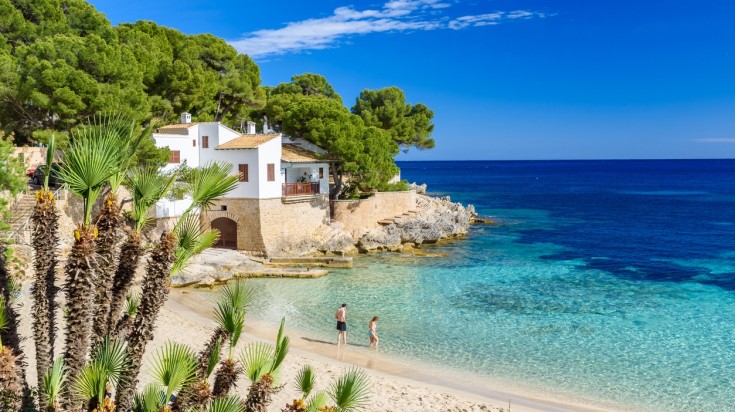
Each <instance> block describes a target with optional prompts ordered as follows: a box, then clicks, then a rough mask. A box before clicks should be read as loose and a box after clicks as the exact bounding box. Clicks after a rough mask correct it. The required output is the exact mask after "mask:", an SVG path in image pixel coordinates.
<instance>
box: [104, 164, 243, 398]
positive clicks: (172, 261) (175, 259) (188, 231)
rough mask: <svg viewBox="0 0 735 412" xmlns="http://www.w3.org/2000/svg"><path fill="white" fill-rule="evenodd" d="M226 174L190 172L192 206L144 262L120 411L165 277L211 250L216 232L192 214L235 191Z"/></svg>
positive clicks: (163, 295)
mask: <svg viewBox="0 0 735 412" xmlns="http://www.w3.org/2000/svg"><path fill="white" fill-rule="evenodd" d="M230 170H231V166H230V165H228V164H226V163H216V162H215V163H211V164H209V165H207V166H205V167H204V168H201V169H195V170H193V171H192V174H191V175H192V179H191V185H190V188H191V196H192V205H191V206H190V207H189V208H187V210H186V211H185V212H184V214H183V215H182V216H181V218H180V219H179V221H178V222H177V224H176V226H175V227H174V231H173V232H172V233H163V234H162V235H161V239H160V241H159V243H158V244H157V245H156V246H155V248H154V249H153V252H152V253H151V255H150V257H149V258H148V265H147V268H146V273H145V276H144V277H143V291H142V298H141V302H140V308H139V309H138V314H137V316H136V318H135V322H134V323H133V329H132V331H131V332H130V336H129V338H128V345H129V346H128V351H129V353H130V358H131V368H130V371H129V374H128V376H127V379H125V380H123V382H122V385H121V386H120V387H119V388H118V394H117V402H118V405H119V407H120V408H122V409H123V410H127V409H129V408H130V407H131V406H132V400H133V393H134V390H135V385H136V383H137V375H138V372H139V370H140V364H141V361H142V359H143V352H144V351H145V346H146V344H147V342H148V341H149V340H151V338H152V336H153V328H154V326H155V321H156V317H157V316H158V312H159V311H160V310H161V308H162V307H163V304H164V303H165V302H166V299H167V298H168V292H169V276H170V275H172V274H175V273H177V272H178V271H180V270H181V269H183V268H184V266H185V265H186V263H187V261H188V260H189V259H190V258H191V257H193V256H194V255H196V254H198V253H200V252H201V251H202V250H204V249H206V248H208V247H211V246H212V245H213V244H214V243H215V242H216V241H217V237H218V236H219V232H218V231H216V230H211V229H206V230H203V229H202V228H201V224H200V221H199V217H198V216H196V215H192V213H193V212H195V211H198V210H200V209H207V208H208V207H210V206H211V205H212V201H213V200H214V199H216V198H218V197H221V196H223V195H224V194H226V193H228V192H230V191H231V190H232V189H234V188H235V186H236V185H237V181H238V177H237V176H229V173H230Z"/></svg>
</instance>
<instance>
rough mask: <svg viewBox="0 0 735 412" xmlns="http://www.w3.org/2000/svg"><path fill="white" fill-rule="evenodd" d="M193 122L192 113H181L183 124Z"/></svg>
mask: <svg viewBox="0 0 735 412" xmlns="http://www.w3.org/2000/svg"><path fill="white" fill-rule="evenodd" d="M189 123H191V113H187V112H184V113H181V124H189Z"/></svg>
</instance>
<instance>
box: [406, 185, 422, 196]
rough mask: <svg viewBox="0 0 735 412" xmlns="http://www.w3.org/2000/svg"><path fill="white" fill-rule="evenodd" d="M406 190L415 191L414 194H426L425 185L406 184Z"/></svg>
mask: <svg viewBox="0 0 735 412" xmlns="http://www.w3.org/2000/svg"><path fill="white" fill-rule="evenodd" d="M408 190H415V191H416V194H419V195H424V194H426V183H423V184H418V183H415V182H414V183H409V184H408Z"/></svg>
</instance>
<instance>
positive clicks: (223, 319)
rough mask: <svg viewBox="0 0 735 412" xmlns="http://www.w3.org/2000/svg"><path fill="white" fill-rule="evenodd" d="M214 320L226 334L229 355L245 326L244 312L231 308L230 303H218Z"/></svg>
mask: <svg viewBox="0 0 735 412" xmlns="http://www.w3.org/2000/svg"><path fill="white" fill-rule="evenodd" d="M214 318H215V320H216V321H217V323H218V324H219V326H220V328H222V330H224V331H226V332H227V336H228V337H229V341H230V342H229V344H230V354H232V349H233V348H234V347H235V346H236V345H237V342H238V340H240V335H241V334H242V329H243V326H244V325H245V311H244V310H243V309H241V308H238V307H236V306H233V305H232V304H231V303H230V302H227V301H220V302H217V309H215V311H214ZM230 357H232V356H230Z"/></svg>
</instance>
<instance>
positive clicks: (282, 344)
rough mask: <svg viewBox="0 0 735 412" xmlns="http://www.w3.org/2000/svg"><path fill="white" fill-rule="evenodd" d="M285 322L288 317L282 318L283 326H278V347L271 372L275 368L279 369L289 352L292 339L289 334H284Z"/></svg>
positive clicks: (274, 354)
mask: <svg viewBox="0 0 735 412" xmlns="http://www.w3.org/2000/svg"><path fill="white" fill-rule="evenodd" d="M285 324H286V319H285V318H284V319H281V326H280V327H279V328H278V336H277V337H276V348H275V351H274V353H273V363H272V364H271V369H270V371H269V372H273V371H274V370H276V369H278V367H280V366H281V363H283V360H284V359H286V355H287V354H288V349H289V342H290V340H289V338H288V336H283V328H284V326H285Z"/></svg>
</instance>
